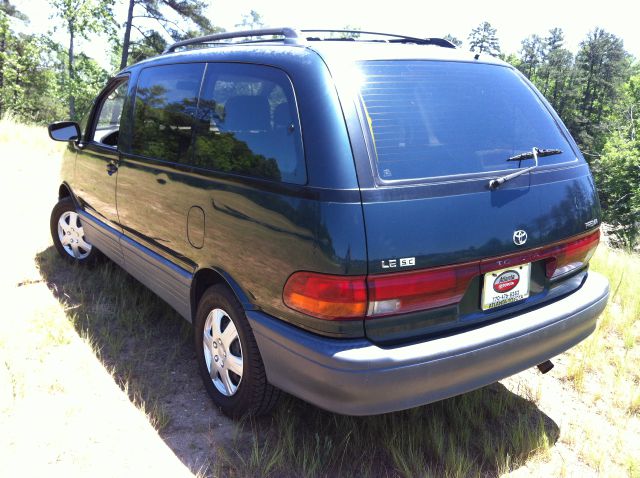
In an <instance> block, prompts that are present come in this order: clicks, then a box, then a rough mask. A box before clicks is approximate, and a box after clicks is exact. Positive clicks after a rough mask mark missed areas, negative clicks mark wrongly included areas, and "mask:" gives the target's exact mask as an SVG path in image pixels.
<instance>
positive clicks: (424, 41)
mask: <svg viewBox="0 0 640 478" xmlns="http://www.w3.org/2000/svg"><path fill="white" fill-rule="evenodd" d="M300 32H301V33H314V32H317V33H351V34H358V35H360V34H362V35H377V36H382V37H390V38H391V40H387V41H388V42H390V43H415V44H417V45H437V46H441V47H443V48H455V47H456V46H455V45H454V44H453V43H451V42H450V41H448V40H445V39H444V38H418V37H410V36H406V35H396V34H394V33H381V32H370V31H364V30H300ZM307 40H310V41H313V40H321V38H313V37H307ZM330 40H338V38H330Z"/></svg>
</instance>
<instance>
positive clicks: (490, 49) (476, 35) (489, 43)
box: [469, 22, 500, 56]
mask: <svg viewBox="0 0 640 478" xmlns="http://www.w3.org/2000/svg"><path fill="white" fill-rule="evenodd" d="M496 33H497V30H496V29H495V28H493V27H492V26H491V23H489V22H482V23H481V24H480V25H478V26H477V27H476V28H474V29H473V30H471V33H470V34H469V50H471V51H472V52H475V53H478V54H480V53H487V54H489V55H491V56H498V55H499V54H500V41H499V40H498V37H497V36H496Z"/></svg>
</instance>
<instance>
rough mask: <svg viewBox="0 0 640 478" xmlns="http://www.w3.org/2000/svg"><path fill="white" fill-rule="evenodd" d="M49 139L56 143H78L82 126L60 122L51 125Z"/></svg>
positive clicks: (73, 122) (71, 122)
mask: <svg viewBox="0 0 640 478" xmlns="http://www.w3.org/2000/svg"><path fill="white" fill-rule="evenodd" d="M48 129H49V137H50V138H51V139H52V140H54V141H78V140H79V139H80V125H79V124H78V123H76V122H75V121H58V122H57V123H51V124H50V125H49V128H48Z"/></svg>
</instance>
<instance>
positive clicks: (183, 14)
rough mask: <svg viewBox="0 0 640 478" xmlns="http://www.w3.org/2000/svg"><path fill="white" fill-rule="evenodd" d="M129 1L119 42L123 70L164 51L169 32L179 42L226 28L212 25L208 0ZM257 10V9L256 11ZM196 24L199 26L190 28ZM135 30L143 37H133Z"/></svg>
mask: <svg viewBox="0 0 640 478" xmlns="http://www.w3.org/2000/svg"><path fill="white" fill-rule="evenodd" d="M127 3H128V6H129V10H128V15H127V19H126V21H125V22H124V25H123V40H122V43H121V44H119V45H118V46H119V49H120V50H121V51H122V56H121V60H120V68H121V69H122V68H125V67H126V66H127V65H129V64H131V63H134V62H136V61H140V60H143V59H145V58H147V57H149V56H154V55H158V54H160V53H162V51H163V50H164V48H165V47H166V45H167V41H166V39H165V35H168V36H169V37H171V38H172V39H173V40H174V41H179V40H184V39H186V38H192V37H195V36H199V35H203V34H209V33H216V32H219V31H224V29H222V28H219V27H215V26H213V25H212V23H211V21H210V20H209V19H208V18H207V16H206V13H205V9H206V7H207V3H206V2H203V1H201V0H180V1H177V0H128V1H127ZM253 13H256V12H254V11H253V10H252V14H253ZM256 15H258V17H259V14H257V13H256ZM139 19H146V20H153V21H154V23H155V24H156V25H157V26H158V27H159V30H155V29H153V28H152V29H146V30H145V29H143V28H141V27H140V26H139ZM185 20H186V22H185ZM192 26H195V28H190V27H192ZM133 30H135V32H137V33H138V35H139V37H140V39H139V40H137V41H132V39H131V32H132V31H133Z"/></svg>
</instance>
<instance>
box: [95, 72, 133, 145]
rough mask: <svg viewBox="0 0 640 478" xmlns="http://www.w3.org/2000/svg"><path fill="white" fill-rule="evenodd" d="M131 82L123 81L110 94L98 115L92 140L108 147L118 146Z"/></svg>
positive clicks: (105, 98)
mask: <svg viewBox="0 0 640 478" xmlns="http://www.w3.org/2000/svg"><path fill="white" fill-rule="evenodd" d="M128 85H129V82H128V81H123V82H121V83H119V84H118V85H117V86H115V87H114V88H113V90H112V91H111V92H110V93H108V94H107V95H106V96H105V97H104V100H103V101H102V104H101V105H100V112H99V113H98V114H97V118H98V119H97V121H96V127H95V129H94V130H93V134H92V135H91V140H92V141H96V142H98V143H102V144H104V145H106V146H113V147H115V146H118V136H119V132H120V119H121V117H122V110H123V108H124V100H125V98H126V97H127V88H128Z"/></svg>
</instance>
